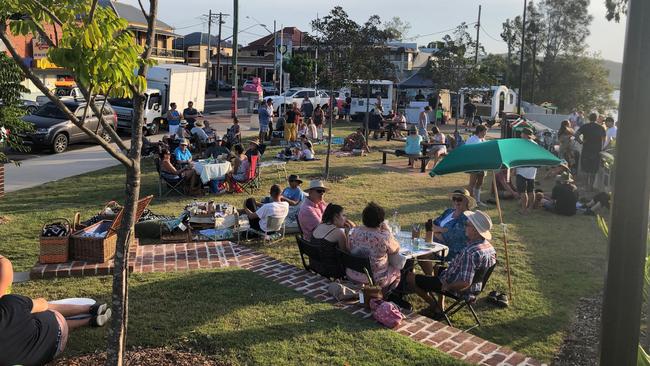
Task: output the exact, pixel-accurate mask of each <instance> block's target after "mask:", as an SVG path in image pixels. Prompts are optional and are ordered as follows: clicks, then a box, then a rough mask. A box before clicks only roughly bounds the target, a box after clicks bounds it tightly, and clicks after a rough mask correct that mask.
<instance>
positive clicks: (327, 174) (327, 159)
mask: <svg viewBox="0 0 650 366" xmlns="http://www.w3.org/2000/svg"><path fill="white" fill-rule="evenodd" d="M330 95H334V89H331V90H330ZM330 101H331V104H332V107H331V108H330V111H332V112H333V111H334V103H336V99H334V98H333V97H331V98H330ZM333 116H334V113H330V118H329V122H330V123H329V127H328V128H327V131H328V132H327V134H328V135H329V138H328V139H327V156H326V157H325V180H328V179H329V178H330V155H331V154H332V120H333Z"/></svg>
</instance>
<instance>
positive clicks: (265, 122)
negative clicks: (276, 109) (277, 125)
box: [258, 98, 273, 142]
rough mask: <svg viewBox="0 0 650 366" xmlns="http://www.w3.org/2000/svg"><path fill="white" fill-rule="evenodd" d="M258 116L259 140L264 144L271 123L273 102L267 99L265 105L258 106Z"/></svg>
mask: <svg viewBox="0 0 650 366" xmlns="http://www.w3.org/2000/svg"><path fill="white" fill-rule="evenodd" d="M258 115H259V118H260V134H259V139H260V141H262V142H264V141H265V140H266V139H267V138H266V137H267V136H268V135H269V126H270V125H271V124H272V123H273V100H272V99H271V98H269V99H267V100H266V103H262V104H260V108H259V110H258ZM270 137H271V136H269V138H270Z"/></svg>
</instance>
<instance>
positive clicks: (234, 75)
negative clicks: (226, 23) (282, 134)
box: [230, 0, 239, 118]
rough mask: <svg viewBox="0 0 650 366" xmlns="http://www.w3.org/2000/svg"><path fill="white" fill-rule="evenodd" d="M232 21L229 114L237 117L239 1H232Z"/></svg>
mask: <svg viewBox="0 0 650 366" xmlns="http://www.w3.org/2000/svg"><path fill="white" fill-rule="evenodd" d="M233 9H234V10H233V20H232V100H231V106H230V109H231V112H232V117H233V118H235V117H237V84H238V83H237V82H238V78H239V77H238V75H237V53H238V52H237V51H238V49H237V32H239V0H233Z"/></svg>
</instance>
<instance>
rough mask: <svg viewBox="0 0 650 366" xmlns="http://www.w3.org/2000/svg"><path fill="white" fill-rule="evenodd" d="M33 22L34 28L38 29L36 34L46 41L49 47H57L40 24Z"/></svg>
mask: <svg viewBox="0 0 650 366" xmlns="http://www.w3.org/2000/svg"><path fill="white" fill-rule="evenodd" d="M31 22H32V23H34V26H35V27H36V32H38V34H39V35H40V36H41V38H43V39H44V40H45V43H47V45H48V46H50V47H56V45H55V44H54V42H53V41H52V39H51V38H50V36H49V35H48V34H47V33H46V32H45V29H43V27H42V26H41V25H40V24H38V22H35V21H34V20H33V19H31Z"/></svg>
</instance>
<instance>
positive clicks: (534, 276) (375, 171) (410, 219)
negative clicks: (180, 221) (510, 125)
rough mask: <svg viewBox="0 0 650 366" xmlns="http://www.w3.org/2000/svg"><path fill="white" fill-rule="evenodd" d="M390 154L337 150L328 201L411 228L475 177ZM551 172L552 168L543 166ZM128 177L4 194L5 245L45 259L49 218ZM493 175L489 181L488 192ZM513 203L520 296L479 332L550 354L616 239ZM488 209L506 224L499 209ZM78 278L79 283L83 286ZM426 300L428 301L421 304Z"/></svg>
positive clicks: (302, 168)
mask: <svg viewBox="0 0 650 366" xmlns="http://www.w3.org/2000/svg"><path fill="white" fill-rule="evenodd" d="M353 128H354V127H353V126H351V125H340V126H337V128H336V131H335V135H337V136H344V135H346V134H347V133H348V132H349V131H351V130H352V129H353ZM401 144H402V143H400V142H390V143H387V142H386V141H377V142H375V141H371V145H372V146H373V147H375V148H382V147H386V148H388V147H392V148H395V147H399V146H401ZM324 149H325V146H324V145H317V146H316V150H317V153H320V154H321V157H324V156H323V155H322V153H323V152H324ZM276 152H277V149H271V150H270V152H269V155H274V154H275V153H276ZM389 159H391V158H389ZM392 159H398V158H395V157H393V158H392ZM392 159H391V160H392ZM380 162H381V154H380V153H377V152H374V153H371V154H370V155H369V156H366V157H354V158H352V157H342V158H337V157H332V171H331V174H333V175H345V176H349V178H348V179H346V180H344V181H342V182H340V183H331V184H330V186H331V188H332V190H331V191H330V192H328V194H327V195H326V197H325V198H326V200H327V201H328V202H335V203H338V204H341V205H343V206H344V207H345V208H346V210H347V212H348V215H349V216H350V217H351V219H353V220H355V221H357V222H358V221H360V214H361V210H362V209H363V207H364V206H365V204H366V203H367V202H368V201H375V202H378V203H379V204H381V205H383V206H384V207H385V208H386V210H387V212H389V213H391V214H392V211H393V210H395V209H396V210H398V211H399V220H400V223H401V224H402V226H403V227H406V226H408V225H410V224H412V223H415V222H424V221H425V220H426V219H428V218H431V217H436V216H437V215H438V214H440V212H442V211H443V210H444V209H445V208H446V207H447V206H448V204H449V202H448V198H447V193H448V192H449V191H450V190H453V189H456V188H457V187H461V186H464V185H466V184H467V176H466V174H454V175H449V176H443V177H436V178H430V177H429V176H428V175H418V176H414V175H407V174H404V172H405V171H404V170H401V169H392V168H386V167H382V166H381V164H380ZM324 164H325V162H324V160H321V161H315V162H290V163H289V164H288V170H289V173H296V174H300V175H301V176H302V177H303V179H305V177H308V176H315V175H320V174H321V173H322V170H323V166H324ZM399 164H400V165H402V166H405V165H406V160H404V159H400V160H399ZM143 171H144V172H145V173H144V174H143V177H142V185H143V187H142V194H143V195H146V194H157V180H156V179H157V177H156V173H155V170H154V168H153V164H152V162H151V161H147V162H145V163H144V164H143ZM541 175H542V172H540V173H539V174H538V176H540V177H541ZM263 178H264V179H263V182H262V183H263V190H262V191H261V192H259V193H258V194H257V196H262V195H263V194H266V192H267V189H268V187H269V186H270V185H271V184H272V183H282V182H280V181H279V180H278V178H277V175H276V174H275V172H271V171H266V172H265V173H264V177H263ZM123 181H124V174H123V172H122V170H121V168H119V167H116V168H109V169H105V170H102V171H98V172H94V173H90V174H85V175H82V176H78V177H73V178H69V179H65V180H61V181H59V182H53V183H48V184H45V185H43V186H41V187H37V188H33V189H28V190H23V191H19V192H15V193H10V194H8V195H7V196H6V197H5V198H4V199H3V200H0V215H5V216H8V217H9V218H10V220H11V222H10V223H9V224H7V225H2V226H0V238H2V240H1V241H0V253H2V254H3V255H6V256H8V257H9V258H10V259H11V260H12V261H13V262H14V266H15V267H16V269H17V270H28V269H29V268H30V267H31V266H32V265H33V264H34V262H35V261H36V258H37V253H38V242H37V235H38V231H39V229H40V225H42V223H43V222H45V221H47V220H48V219H51V218H55V217H61V216H63V217H69V218H71V217H72V215H73V213H74V212H75V211H81V213H82V217H83V218H87V217H88V216H90V215H92V214H93V213H96V212H97V211H98V210H99V209H101V207H102V206H103V203H105V202H106V201H108V200H110V199H118V200H123V194H124V193H123V192H124V191H123V186H124V183H123ZM489 183H490V181H489V180H486V182H485V184H484V189H483V190H484V195H485V194H486V193H485V192H487V187H489V186H488V184H489ZM283 184H284V183H283ZM546 185H548V182H546ZM547 188H548V187H547ZM245 197H246V196H245V195H241V194H240V195H226V196H221V197H219V198H218V200H220V201H223V202H228V203H232V204H235V205H237V206H241V205H242V204H243V201H244V198H245ZM188 201H191V199H187V198H179V197H172V198H169V199H162V200H161V199H159V198H156V199H155V200H154V201H153V202H152V204H151V208H152V209H153V211H154V212H156V213H161V214H170V215H171V214H173V215H176V214H178V213H179V212H180V210H181V209H182V207H183V206H184V204H185V203H187V202H188ZM503 208H504V220H505V221H506V222H507V223H508V234H509V235H508V238H509V246H508V248H509V254H510V264H511V268H512V278H513V287H514V291H515V293H514V303H513V305H512V306H511V307H510V308H508V309H495V308H493V307H492V306H490V305H487V304H484V303H483V302H479V304H478V305H477V309H478V311H479V315H480V317H481V320H482V322H483V326H481V327H480V328H478V329H475V330H473V331H472V333H474V334H476V335H478V336H480V337H483V338H486V339H488V340H491V341H493V342H496V343H499V344H502V345H506V346H509V347H512V348H514V349H515V350H517V351H520V352H523V353H525V354H527V355H529V356H533V357H536V358H538V359H540V360H542V361H549V360H551V359H552V357H553V355H554V354H555V353H556V351H557V349H558V347H559V345H560V343H561V341H562V337H563V335H564V331H565V330H566V329H567V327H568V326H569V324H570V321H571V319H572V315H573V311H574V308H575V305H576V303H577V301H578V299H579V298H580V297H583V296H591V295H593V294H594V293H595V292H597V291H599V289H601V288H602V279H603V274H604V265H605V258H606V242H605V240H604V238H603V236H602V234H601V232H600V230H599V229H598V227H597V225H596V224H595V220H594V219H593V218H592V217H588V216H575V217H569V218H567V217H562V216H557V215H553V214H550V213H546V212H535V213H533V214H531V215H529V216H526V217H522V216H520V215H519V214H517V212H516V208H517V207H516V203H515V202H505V203H504V207H503ZM487 212H488V213H489V214H490V215H491V216H492V219H493V221H494V222H495V223H497V222H498V215H497V212H496V209H494V208H492V209H489V210H487ZM493 234H494V240H493V244H494V246H495V247H496V248H497V255H498V258H499V261H500V264H501V265H500V266H499V267H498V268H497V270H496V271H495V273H494V274H493V276H492V278H491V280H490V283H489V284H488V289H487V290H488V291H490V290H493V289H499V290H506V289H507V281H506V275H505V270H504V265H505V256H504V251H503V242H502V240H501V238H502V235H501V229H500V227H498V225H497V226H496V227H495V228H494V230H493ZM252 246H253V247H254V248H256V249H257V250H260V251H262V252H265V253H267V254H269V255H271V256H273V257H276V258H278V259H280V260H283V261H286V262H289V263H292V264H295V265H300V259H299V255H298V250H297V248H296V244H295V240H294V239H293V238H288V239H286V240H285V241H283V242H280V243H278V244H274V245H273V246H266V247H259V246H257V245H252ZM70 283H71V284H70V285H69V286H73V285H72V282H70ZM44 288H46V287H44ZM50 294H51V292H49V290H47V291H45V292H44V293H43V295H47V296H49V297H52V298H53V297H54V296H50ZM413 300H414V301H415V300H416V299H415V298H413ZM134 306H135V305H134ZM417 306H422V303H419V302H416V307H417ZM453 320H454V321H455V324H456V325H458V326H459V327H463V326H465V327H466V326H469V325H471V317H470V316H467V314H458V315H457V316H455V317H454V319H453Z"/></svg>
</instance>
